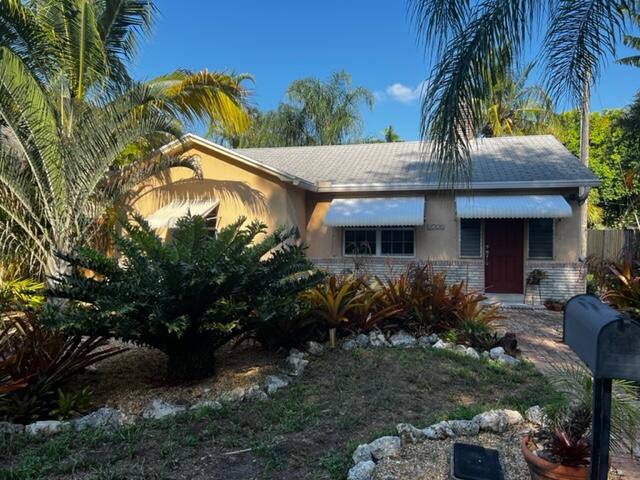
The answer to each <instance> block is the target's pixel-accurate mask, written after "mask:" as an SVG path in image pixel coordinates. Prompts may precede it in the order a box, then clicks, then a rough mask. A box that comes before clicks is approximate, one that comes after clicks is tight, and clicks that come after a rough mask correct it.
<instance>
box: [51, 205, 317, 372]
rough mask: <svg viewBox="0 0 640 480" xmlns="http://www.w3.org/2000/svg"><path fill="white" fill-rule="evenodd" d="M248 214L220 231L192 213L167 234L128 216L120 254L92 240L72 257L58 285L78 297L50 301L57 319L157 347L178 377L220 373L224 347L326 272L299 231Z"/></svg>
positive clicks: (290, 305)
mask: <svg viewBox="0 0 640 480" xmlns="http://www.w3.org/2000/svg"><path fill="white" fill-rule="evenodd" d="M244 222H245V219H244V218H240V219H239V220H238V221H236V222H235V223H233V224H231V225H229V226H227V227H225V228H223V229H221V230H220V231H219V232H218V233H217V235H216V236H215V237H212V236H211V235H210V233H209V232H208V231H207V229H206V226H205V222H204V220H203V219H202V217H198V216H194V217H185V218H182V219H180V220H179V221H178V223H177V228H176V230H175V231H174V232H173V235H172V239H171V240H170V241H168V242H164V243H163V242H162V241H161V240H160V238H158V237H157V236H156V235H155V234H154V233H153V232H152V231H151V229H150V228H149V226H148V225H147V224H146V222H145V221H144V220H142V219H137V220H136V223H126V224H125V225H123V228H124V231H125V235H116V236H115V238H114V244H115V246H116V250H117V251H118V252H119V253H120V254H121V255H122V259H121V260H120V261H119V260H116V259H115V258H110V257H107V256H105V255H104V254H102V253H100V252H97V251H95V250H89V249H85V250H81V251H79V252H77V253H76V254H74V255H70V256H66V257H62V258H63V259H64V260H65V261H67V262H68V263H69V264H70V267H71V268H70V272H69V273H68V274H65V275H64V276H63V277H61V278H57V279H56V281H55V286H54V288H53V289H52V291H51V294H52V296H54V297H59V298H63V299H68V300H69V301H68V302H66V305H65V307H64V308H48V309H47V313H48V315H47V316H48V321H49V323H50V324H51V325H53V326H56V327H58V328H61V329H62V330H63V331H67V332H73V333H78V334H85V335H86V334H88V335H103V336H107V337H112V338H120V339H123V340H126V341H132V342H135V343H139V344H143V345H148V346H151V347H154V348H157V349H159V350H161V351H163V352H164V353H166V354H167V355H168V374H169V376H170V377H172V378H173V379H177V380H186V379H196V378H202V377H206V376H210V375H212V374H213V372H214V369H215V362H214V358H215V357H214V356H215V352H216V350H217V349H218V348H219V347H220V346H222V345H223V344H225V343H226V342H228V341H229V340H231V339H233V338H236V337H238V336H240V335H243V334H246V333H247V332H251V331H255V330H256V329H258V328H259V327H261V326H264V325H266V324H270V323H272V322H274V321H276V320H277V319H281V318H284V317H287V316H288V315H290V314H291V312H292V311H293V310H294V309H295V308H296V306H295V303H296V302H297V301H298V299H297V297H298V294H299V292H301V291H303V290H305V289H307V288H310V287H312V286H314V285H315V284H317V283H318V282H319V281H320V280H321V279H322V274H321V273H319V272H317V271H316V270H314V268H313V267H312V265H311V263H310V262H309V261H308V260H307V258H306V256H305V252H304V248H303V247H301V246H299V245H297V244H295V242H294V241H293V240H294V238H295V233H294V230H292V229H284V228H279V229H277V230H276V231H274V232H273V233H271V234H268V235H267V234H266V225H263V224H261V223H260V222H252V223H250V224H249V225H248V226H246V227H243V226H242V225H243V224H244ZM87 272H89V274H88V273H87Z"/></svg>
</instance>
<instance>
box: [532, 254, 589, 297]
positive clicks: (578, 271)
mask: <svg viewBox="0 0 640 480" xmlns="http://www.w3.org/2000/svg"><path fill="white" fill-rule="evenodd" d="M524 267H525V275H528V274H529V272H530V271H531V270H533V269H536V268H539V269H541V270H544V271H545V272H547V277H548V278H547V279H545V280H543V281H542V282H541V283H540V293H541V295H540V296H541V297H542V301H543V302H544V301H545V300H546V299H547V298H553V299H557V300H568V299H569V298H571V297H573V296H574V295H578V294H581V293H585V291H586V274H587V267H586V266H585V265H584V264H583V263H579V262H565V263H563V262H543V261H528V262H525V266H524ZM532 296H533V300H534V303H539V301H540V300H539V298H538V288H537V287H536V286H529V288H528V289H527V298H526V300H527V301H528V302H529V303H531V297H532Z"/></svg>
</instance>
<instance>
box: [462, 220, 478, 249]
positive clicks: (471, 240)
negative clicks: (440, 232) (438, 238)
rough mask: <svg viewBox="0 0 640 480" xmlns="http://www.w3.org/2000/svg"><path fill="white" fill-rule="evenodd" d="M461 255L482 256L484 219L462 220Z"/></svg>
mask: <svg viewBox="0 0 640 480" xmlns="http://www.w3.org/2000/svg"><path fill="white" fill-rule="evenodd" d="M460 256H461V257H481V256H482V220H475V219H474V220H470V219H462V220H460Z"/></svg>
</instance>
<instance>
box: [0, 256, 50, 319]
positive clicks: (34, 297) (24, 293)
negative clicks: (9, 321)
mask: <svg viewBox="0 0 640 480" xmlns="http://www.w3.org/2000/svg"><path fill="white" fill-rule="evenodd" d="M43 292H44V285H43V284H42V283H40V282H37V281H36V280H33V279H30V278H23V277H22V276H20V272H19V271H18V269H17V268H15V267H12V266H5V265H3V264H2V263H0V313H2V312H8V311H12V310H23V309H34V308H37V307H39V306H41V305H42V303H43V302H44V296H43Z"/></svg>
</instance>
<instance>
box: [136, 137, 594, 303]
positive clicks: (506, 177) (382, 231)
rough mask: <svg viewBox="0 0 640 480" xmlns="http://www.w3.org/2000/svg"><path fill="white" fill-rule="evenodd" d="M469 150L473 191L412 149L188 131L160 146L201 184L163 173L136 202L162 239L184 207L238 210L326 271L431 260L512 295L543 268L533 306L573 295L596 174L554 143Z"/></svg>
mask: <svg viewBox="0 0 640 480" xmlns="http://www.w3.org/2000/svg"><path fill="white" fill-rule="evenodd" d="M473 145H474V146H473V149H472V153H471V161H472V169H473V172H472V179H471V182H467V183H465V184H461V185H460V186H459V188H458V189H457V190H455V191H452V190H451V189H448V188H445V189H443V188H441V185H440V183H439V181H438V174H437V171H436V169H435V168H433V163H432V162H431V161H430V160H429V158H428V155H427V154H426V153H425V149H424V148H423V145H422V144H421V143H419V142H399V143H375V144H354V145H336V146H312V147H287V148H253V149H239V150H231V149H228V148H225V147H222V146H220V145H217V144H215V143H213V142H210V141H208V140H206V139H203V138H200V137H197V136H195V135H187V136H186V137H185V138H183V139H182V140H181V141H180V142H174V143H172V144H170V145H168V146H166V147H165V148H164V151H165V152H171V151H180V150H178V149H180V148H183V149H185V151H186V153H185V155H189V156H196V157H197V158H199V160H200V163H201V166H202V171H203V178H202V179H194V178H193V175H192V173H191V172H190V171H188V170H186V169H182V168H178V169H174V170H173V171H172V172H171V173H169V174H167V175H166V176H165V177H163V178H161V179H157V180H155V181H154V182H153V183H152V184H147V185H145V186H144V187H143V188H141V190H140V192H139V196H138V198H137V200H136V202H135V205H134V206H135V208H136V209H137V210H138V211H140V213H142V214H143V215H144V216H146V217H147V218H148V219H149V221H150V223H151V225H152V226H153V227H154V228H157V229H158V231H160V232H164V233H163V234H166V232H167V231H168V230H170V229H171V228H172V227H173V226H175V220H176V219H177V218H178V217H180V216H182V215H185V214H186V213H187V212H191V213H192V214H202V215H204V216H205V217H207V218H208V221H209V224H210V226H211V228H212V229H214V228H219V227H220V226H223V225H226V224H228V223H231V222H233V221H234V220H236V219H237V217H238V216H240V215H244V216H246V217H248V218H249V219H254V218H256V219H260V220H262V221H264V222H265V223H266V224H267V225H268V226H269V227H274V226H276V225H280V224H287V225H295V226H296V227H297V228H298V230H299V232H300V236H301V238H302V240H303V241H304V242H305V243H306V244H307V245H308V247H309V249H308V255H309V257H310V258H311V259H313V261H314V262H315V263H316V264H317V265H318V266H320V267H322V268H325V269H327V270H330V271H335V272H341V271H345V270H353V269H354V267H356V266H358V267H360V266H364V267H366V268H367V269H368V270H369V271H370V272H373V273H378V274H384V273H388V272H392V271H399V270H400V269H402V268H403V267H404V265H406V264H407V263H408V262H412V261H416V260H429V261H431V262H432V264H433V266H434V269H436V270H439V271H446V274H447V279H448V280H450V281H459V280H464V281H466V282H467V283H468V284H469V285H470V286H471V287H472V288H474V289H477V290H480V291H485V292H487V293H491V294H511V295H516V297H514V298H516V299H517V298H519V299H522V295H523V294H525V290H526V285H525V283H526V281H525V280H526V277H527V275H528V272H530V271H531V270H533V269H542V270H545V271H546V273H547V276H548V278H547V279H545V280H544V281H543V282H542V284H541V286H540V290H541V291H540V293H539V294H538V291H537V289H536V290H535V292H534V293H535V297H536V299H537V298H539V297H541V298H542V299H545V298H549V297H553V298H567V297H570V296H572V295H574V294H577V293H580V292H583V291H584V288H585V281H584V265H583V260H584V259H583V258H581V255H582V252H584V246H583V245H582V243H581V242H583V232H584V229H585V225H584V224H583V223H581V218H583V217H582V213H583V210H584V209H585V208H586V205H585V203H584V196H585V192H588V189H589V188H590V187H593V186H597V185H598V184H599V181H598V179H597V178H596V176H595V175H594V174H593V173H592V172H591V171H590V170H589V169H587V168H585V167H584V166H582V165H581V164H580V162H579V161H578V159H577V158H576V157H574V156H573V155H572V154H571V153H570V152H569V151H568V150H566V149H565V148H564V146H563V145H562V144H560V142H558V141H557V140H556V139H555V138H554V137H553V136H549V135H544V136H519V137H502V138H491V139H479V140H477V141H474V143H473ZM529 290H531V289H529ZM529 293H531V292H529Z"/></svg>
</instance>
